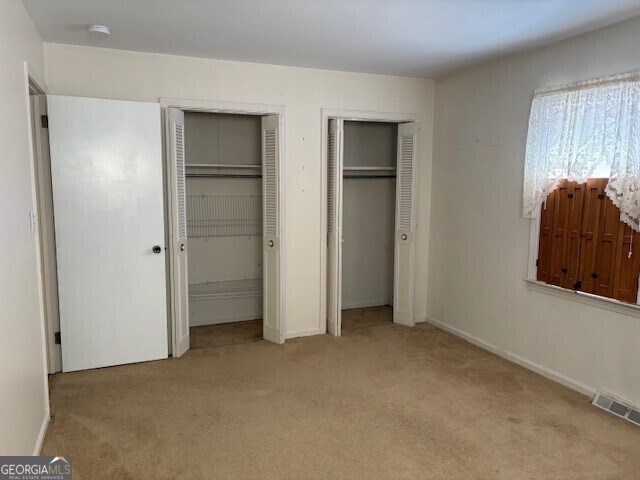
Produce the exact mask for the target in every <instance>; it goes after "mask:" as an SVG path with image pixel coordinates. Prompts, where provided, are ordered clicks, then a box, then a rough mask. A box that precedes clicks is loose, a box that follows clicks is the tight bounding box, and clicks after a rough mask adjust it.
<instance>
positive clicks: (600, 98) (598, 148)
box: [522, 72, 640, 231]
mask: <svg viewBox="0 0 640 480" xmlns="http://www.w3.org/2000/svg"><path fill="white" fill-rule="evenodd" d="M639 103H640V72H634V73H628V74H624V75H617V76H614V77H607V78H601V79H597V80H591V81H588V82H582V83H575V84H571V85H566V86H564V87H552V88H546V89H539V90H536V92H535V94H534V98H533V103H532V104H531V116H530V117H529V131H528V135H527V150H526V155H525V171H524V189H523V196H522V199H523V208H522V214H523V217H524V218H534V217H535V216H536V215H537V213H538V212H539V210H540V206H541V205H542V203H543V202H544V200H545V199H546V198H547V195H549V193H551V192H552V191H553V190H554V189H555V188H556V187H557V186H558V183H559V182H560V180H561V179H563V178H566V179H568V180H570V181H576V182H578V183H584V182H586V181H587V179H589V178H591V177H593V176H594V174H595V173H598V172H603V171H605V172H610V174H609V182H608V184H607V187H606V189H605V193H606V194H607V196H608V197H609V198H610V199H611V200H612V201H613V203H614V204H615V205H616V206H617V207H618V208H619V209H620V219H621V220H622V221H624V222H625V223H626V224H628V225H629V226H631V227H632V228H633V229H634V230H636V231H640V104H639ZM598 176H601V175H598Z"/></svg>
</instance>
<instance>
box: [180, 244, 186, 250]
mask: <svg viewBox="0 0 640 480" xmlns="http://www.w3.org/2000/svg"><path fill="white" fill-rule="evenodd" d="M186 248H187V247H185V246H184V243H181V244H180V251H181V252H184V251H185V249H186Z"/></svg>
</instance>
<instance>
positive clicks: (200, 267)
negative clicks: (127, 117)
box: [184, 112, 262, 327]
mask: <svg viewBox="0 0 640 480" xmlns="http://www.w3.org/2000/svg"><path fill="white" fill-rule="evenodd" d="M184 123H185V129H184V132H185V133H184V145H185V160H186V164H187V165H194V164H197V165H203V164H223V165H261V164H262V146H261V143H260V135H261V134H262V127H261V118H260V117H259V116H253V115H225V114H211V113H197V112H185V115H184ZM261 172H262V170H261V169H259V168H258V169H255V170H254V169H249V170H246V169H244V170H238V169H227V168H225V169H214V168H206V167H205V168H188V169H187V174H189V173H202V174H211V173H222V174H248V175H256V174H260V173H261ZM186 184H187V196H198V197H199V196H202V195H205V196H221V195H224V196H254V197H260V198H262V180H261V179H260V178H194V177H187V182H186ZM195 200H198V199H197V198H196V199H195ZM190 205H192V203H191V202H189V201H187V219H190V218H192V215H191V212H190V211H189V208H190ZM225 213H227V214H228V215H229V218H232V217H233V214H234V212H233V211H231V212H225ZM195 230H196V231H198V230H199V229H195ZM188 236H189V257H188V268H189V284H190V285H192V284H202V283H204V282H220V281H235V280H243V279H261V278H262V236H260V235H253V236H247V235H242V236H236V235H234V236H209V237H204V236H197V237H196V236H192V235H191V233H188ZM258 318H262V297H261V296H244V297H240V296H238V297H233V298H217V299H198V300H195V299H192V300H190V301H189V325H190V326H192V327H193V326H198V325H212V324H217V323H226V322H233V321H241V320H253V319H258Z"/></svg>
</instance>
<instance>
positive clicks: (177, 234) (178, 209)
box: [168, 108, 189, 357]
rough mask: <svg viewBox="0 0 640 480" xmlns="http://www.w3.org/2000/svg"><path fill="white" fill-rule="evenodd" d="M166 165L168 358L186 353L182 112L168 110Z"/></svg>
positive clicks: (185, 211)
mask: <svg viewBox="0 0 640 480" xmlns="http://www.w3.org/2000/svg"><path fill="white" fill-rule="evenodd" d="M168 114H169V132H170V133H169V135H170V136H169V161H170V168H169V170H170V173H173V174H172V175H171V174H170V175H169V179H170V182H171V187H172V188H171V191H172V195H171V222H172V229H171V232H172V237H173V238H171V242H170V244H171V246H172V250H173V251H172V252H171V255H170V265H171V273H172V280H173V281H172V282H171V283H172V285H171V298H172V302H171V303H172V317H173V319H172V325H173V343H172V354H173V356H174V357H180V356H181V355H183V354H184V353H185V352H186V351H187V350H189V286H188V285H189V282H188V278H187V271H188V269H187V260H188V258H187V185H186V179H185V155H184V136H185V131H184V112H183V111H182V110H179V109H177V108H170V109H169V112H168Z"/></svg>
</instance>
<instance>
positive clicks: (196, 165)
mask: <svg viewBox="0 0 640 480" xmlns="http://www.w3.org/2000/svg"><path fill="white" fill-rule="evenodd" d="M186 167H187V168H243V169H244V168H250V169H260V168H262V165H261V164H260V165H248V164H237V165H234V164H232V163H187V164H186Z"/></svg>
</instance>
